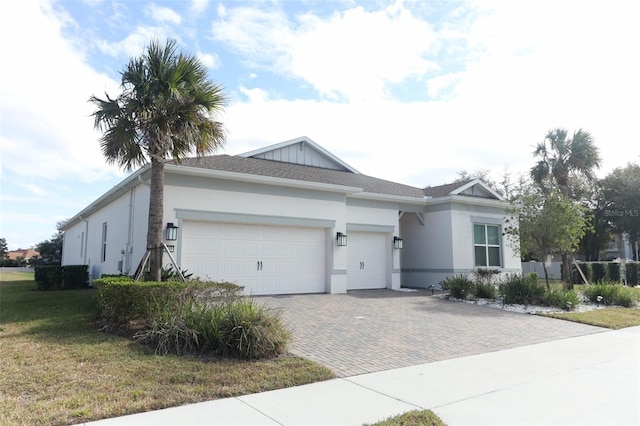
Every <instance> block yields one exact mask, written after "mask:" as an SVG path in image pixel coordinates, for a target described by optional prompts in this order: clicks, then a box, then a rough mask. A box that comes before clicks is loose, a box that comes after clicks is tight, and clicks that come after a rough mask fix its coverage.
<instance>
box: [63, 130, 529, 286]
mask: <svg viewBox="0 0 640 426" xmlns="http://www.w3.org/2000/svg"><path fill="white" fill-rule="evenodd" d="M149 178H150V167H149V166H145V167H142V168H140V169H139V170H137V171H136V172H134V173H133V174H131V175H130V176H129V177H127V178H126V179H125V180H123V181H122V182H121V183H120V184H118V185H117V186H115V187H114V188H112V189H111V190H110V191H108V192H107V193H106V194H104V195H102V196H101V197H100V198H98V199H97V200H96V201H95V202H93V203H92V204H91V205H89V206H87V207H86V208H85V209H83V210H82V211H81V212H79V213H78V214H76V215H75V216H74V217H72V218H71V219H69V220H68V221H67V222H66V223H65V224H64V225H63V226H62V227H61V228H60V229H61V231H63V232H64V244H63V256H62V263H63V265H73V264H86V265H89V268H90V269H89V270H90V275H91V277H92V278H97V277H99V276H100V275H102V274H117V273H120V272H122V273H123V274H130V275H132V274H133V273H134V271H135V270H136V268H137V266H138V265H139V263H140V261H141V259H142V257H143V255H144V254H145V251H146V246H145V245H146V233H147V214H148V206H149V184H148V180H149ZM164 191H165V192H164V203H165V204H164V223H165V224H166V227H167V228H169V229H171V230H172V231H177V232H174V233H175V234H176V235H175V237H172V236H171V235H170V234H171V231H169V232H166V233H165V237H166V236H169V237H171V239H168V240H167V239H165V242H166V244H167V246H168V247H169V248H170V249H171V250H172V251H173V252H172V255H173V257H174V258H175V260H176V262H177V263H178V265H179V266H180V267H181V268H182V269H186V270H188V272H190V273H193V274H194V275H195V276H199V277H201V278H203V279H210V280H220V281H230V282H235V283H237V284H239V285H242V286H244V287H245V293H247V294H249V293H251V294H255V295H261V294H294V293H344V292H346V291H347V290H352V289H378V288H388V289H400V288H401V287H403V286H404V287H428V286H429V285H437V284H438V283H439V282H440V281H441V280H442V279H443V278H445V277H446V276H449V275H451V274H454V273H467V272H471V271H472V270H473V269H475V268H477V267H491V268H497V269H500V270H501V271H503V272H505V273H506V272H509V273H518V272H520V271H521V269H520V258H519V257H518V256H517V254H515V253H514V252H513V251H512V249H511V248H510V247H509V244H507V241H506V238H505V237H504V236H503V235H502V228H503V226H504V220H505V212H504V208H505V203H504V201H503V200H502V199H501V197H500V196H499V195H498V194H496V193H495V192H494V191H493V190H492V189H491V188H489V187H488V186H487V185H485V184H484V183H483V182H481V181H479V180H473V181H469V182H462V183H456V184H450V185H443V186H438V187H431V188H426V189H422V188H416V187H413V186H408V185H403V184H400V183H395V182H390V181H386V180H382V179H377V178H375V177H371V176H366V175H363V174H361V173H359V172H358V171H357V170H356V169H354V168H353V167H351V166H350V165H348V164H346V163H345V162H344V161H342V160H340V159H339V158H337V157H336V156H335V155H333V154H331V153H330V152H328V151H327V150H325V149H324V148H322V147H321V146H319V145H318V144H316V143H315V142H313V141H312V140H310V139H309V138H307V137H300V138H297V139H293V140H290V141H286V142H283V143H280V144H276V145H272V146H268V147H266V148H263V149H259V150H255V151H252V152H248V153H245V154H241V155H235V156H231V155H213V156H208V157H204V158H191V159H185V160H182V161H181V162H180V163H175V162H173V161H169V162H167V164H166V166H165V190H164ZM176 227H177V229H176ZM173 238H175V239H173ZM400 247H401V248H400ZM165 260H166V263H169V261H170V259H169V258H168V256H167V255H165Z"/></svg>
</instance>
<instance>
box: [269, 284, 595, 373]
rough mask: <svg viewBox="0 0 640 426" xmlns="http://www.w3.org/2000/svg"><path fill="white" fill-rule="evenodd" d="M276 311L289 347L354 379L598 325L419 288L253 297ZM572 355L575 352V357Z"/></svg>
mask: <svg viewBox="0 0 640 426" xmlns="http://www.w3.org/2000/svg"><path fill="white" fill-rule="evenodd" d="M256 300H257V301H259V302H266V303H267V305H268V306H270V307H272V308H278V309H281V310H282V317H283V319H284V320H285V321H286V322H287V323H288V324H289V325H290V326H291V328H292V329H293V342H292V346H291V352H292V353H294V354H296V355H300V356H303V357H305V358H308V359H311V360H314V361H317V362H319V363H320V364H323V365H325V366H327V367H329V368H331V369H332V370H333V371H334V372H335V373H336V374H337V375H338V376H340V377H345V376H355V375H358V374H364V373H371V372H374V371H382V370H388V369H391V368H400V367H408V366H411V365H417V364H424V363H428V362H433V361H441V360H444V359H450V358H457V357H462V356H466V355H474V354H479V353H484V352H492V351H497V350H501V349H507V348H513V347H518V346H524V345H530V344H534V343H541V342H547V341H552V340H558V339H564V338H568V337H573V336H580V335H584V334H591V333H598V332H602V331H604V330H605V329H602V328H599V327H593V326H589V325H584V324H578V323H573V322H569V321H562V320H556V319H551V318H545V317H541V316H537V315H530V314H519V313H513V312H507V311H503V310H500V309H493V308H489V307H483V306H477V305H472V304H467V303H460V302H451V301H448V300H443V299H439V298H434V297H431V293H430V292H427V291H412V292H404V291H391V290H361V291H350V292H349V293H348V294H313V295H292V296H263V297H256ZM576 356H578V354H576Z"/></svg>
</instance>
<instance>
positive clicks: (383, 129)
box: [0, 0, 640, 249]
mask: <svg viewBox="0 0 640 426" xmlns="http://www.w3.org/2000/svg"><path fill="white" fill-rule="evenodd" d="M638 21H640V2H637V1H636V0H612V1H604V0H601V1H593V0H580V1H569V0H555V1H550V0H535V1H529V0H518V1H509V0H504V1H501V0H496V1H488V0H482V1H455V0H438V1H426V0H425V1H420V0H369V1H355V0H353V1H352V0H337V1H332V0H299V1H295V0H288V1H282V0H260V1H258V0H256V1H213V0H212V1H207V0H193V1H156V2H147V1H106V0H105V1H102V0H74V1H66V0H60V1H46V0H41V1H35V0H21V1H3V2H0V36H1V37H0V39H1V40H2V60H1V61H0V64H1V66H0V173H1V175H0V237H2V238H5V239H6V241H7V243H8V246H9V249H17V248H27V247H31V246H33V245H35V244H37V243H39V242H42V241H44V240H47V239H49V238H51V237H52V236H53V235H54V234H55V233H56V224H57V223H58V222H59V221H62V220H65V219H68V218H70V217H72V216H73V215H75V214H76V213H78V212H79V211H80V210H81V209H82V208H84V207H85V206H87V205H88V204H90V203H91V202H92V201H94V200H95V199H97V198H98V197H100V196H101V195H102V194H103V193H105V192H106V191H107V190H109V189H110V188H111V187H113V186H114V185H116V184H118V183H119V182H120V181H121V180H122V179H124V178H125V177H126V176H127V173H126V172H125V171H123V170H121V169H119V168H118V167H116V166H113V165H108V164H106V162H105V160H104V158H103V156H102V154H101V152H100V149H99V143H98V141H99V138H100V136H101V133H100V132H99V131H98V130H96V129H94V126H93V124H94V123H93V117H92V116H91V114H92V113H93V111H94V108H93V105H92V104H90V103H89V102H88V100H89V97H90V96H91V95H96V96H98V97H104V96H105V93H108V94H109V95H111V96H112V97H114V96H117V95H118V94H119V93H120V90H121V88H120V77H121V75H120V72H121V71H122V70H123V69H124V67H125V65H126V64H127V63H128V62H129V59H130V58H132V57H137V56H139V55H140V54H141V53H142V52H143V51H144V48H145V46H147V45H148V43H149V41H150V40H151V39H153V38H154V37H155V38H157V39H158V40H160V41H164V40H166V39H167V38H174V39H175V40H177V42H178V46H179V47H180V49H181V50H182V51H184V52H186V53H191V54H194V55H196V56H197V57H198V58H199V59H200V60H201V61H202V63H203V64H204V65H205V66H206V67H207V69H208V72H209V77H210V78H211V80H213V81H214V82H216V83H218V84H221V85H222V86H223V87H224V90H225V93H226V94H227V96H228V97H229V105H228V106H227V108H226V109H225V111H224V112H223V114H222V115H221V116H220V119H221V121H223V122H224V124H225V126H226V128H227V131H228V138H227V143H226V145H225V148H224V149H223V150H222V151H219V152H218V154H230V155H235V154H241V153H243V152H247V151H251V150H254V149H257V148H261V147H264V146H267V145H271V144H275V143H279V142H283V141H286V140H290V139H294V138H297V137H300V136H307V137H309V138H310V139H312V140H313V141H314V142H316V143H318V144H319V145H321V146H322V147H324V148H325V149H327V150H328V151H330V152H331V153H333V154H334V155H336V156H337V157H339V158H340V159H342V160H343V161H345V162H346V163H348V164H349V165H351V166H352V167H354V168H355V169H357V170H359V171H360V172H362V173H364V174H366V175H370V176H375V177H378V178H382V179H387V180H392V181H395V182H400V183H404V184H408V185H413V186H418V187H425V186H435V185H439V184H444V183H448V182H451V181H453V180H455V179H456V178H457V177H458V172H460V171H462V170H467V171H469V172H473V171H475V170H478V169H487V170H490V172H491V176H492V178H494V179H496V180H498V179H499V178H500V177H501V176H502V175H503V174H504V172H505V168H507V169H508V171H509V173H511V174H512V175H518V174H521V173H527V171H528V170H529V169H530V168H531V167H532V166H533V164H534V159H533V155H532V152H533V150H534V147H535V145H536V144H537V143H538V142H541V141H542V140H543V139H544V136H545V134H546V133H547V132H548V131H549V130H550V129H553V128H557V127H563V128H566V129H568V130H569V131H570V132H574V131H575V130H578V129H580V128H582V129H584V130H586V131H588V132H590V133H591V134H592V136H593V137H594V140H595V143H596V145H597V146H598V147H599V149H600V155H601V157H602V167H601V169H600V170H599V171H598V172H597V175H598V176H599V177H604V176H606V174H608V173H609V172H611V171H612V170H613V169H615V168H617V167H624V166H625V165H627V164H628V163H629V162H636V163H637V162H640V141H639V140H638V131H637V123H638V122H639V120H640V119H639V116H640V114H639V113H640V108H639V107H638V104H637V102H638V99H640V79H639V78H638V76H640V60H638V51H639V50H638V49H639V46H638V43H639V41H640V25H638Z"/></svg>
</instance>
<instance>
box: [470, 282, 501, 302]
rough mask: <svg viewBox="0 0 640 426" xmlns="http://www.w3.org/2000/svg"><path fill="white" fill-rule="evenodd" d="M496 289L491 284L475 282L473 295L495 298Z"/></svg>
mask: <svg viewBox="0 0 640 426" xmlns="http://www.w3.org/2000/svg"><path fill="white" fill-rule="evenodd" d="M497 295H498V290H497V289H496V288H495V286H494V285H493V284H483V283H477V284H476V286H475V296H476V297H478V298H483V299H495V298H496V296H497Z"/></svg>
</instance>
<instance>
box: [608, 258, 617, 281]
mask: <svg viewBox="0 0 640 426" xmlns="http://www.w3.org/2000/svg"><path fill="white" fill-rule="evenodd" d="M607 276H608V277H609V279H610V280H611V281H613V282H616V283H619V282H620V264H619V263H615V262H609V263H607Z"/></svg>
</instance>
